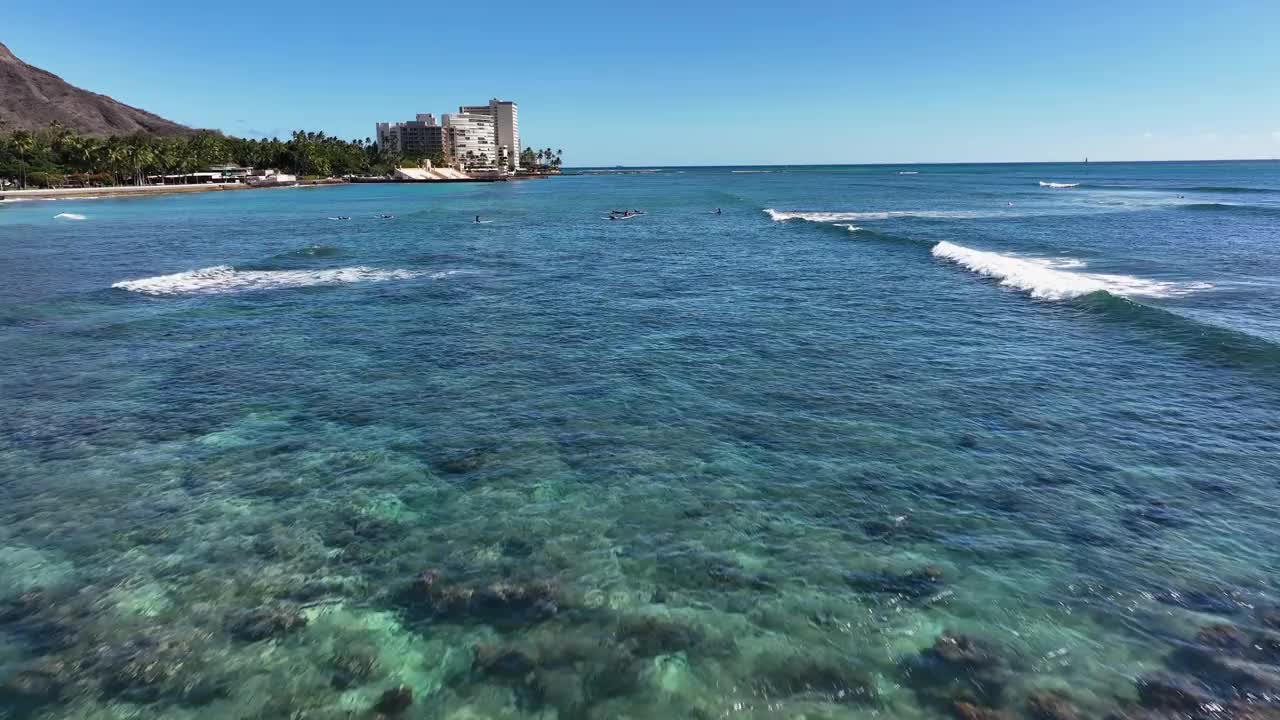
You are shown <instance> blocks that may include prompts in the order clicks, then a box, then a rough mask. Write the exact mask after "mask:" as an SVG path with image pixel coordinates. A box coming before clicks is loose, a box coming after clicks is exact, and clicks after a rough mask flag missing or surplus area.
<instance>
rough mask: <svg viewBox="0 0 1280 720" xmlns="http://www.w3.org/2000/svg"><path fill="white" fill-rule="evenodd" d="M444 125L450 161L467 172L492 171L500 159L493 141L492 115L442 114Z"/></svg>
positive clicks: (494, 135)
mask: <svg viewBox="0 0 1280 720" xmlns="http://www.w3.org/2000/svg"><path fill="white" fill-rule="evenodd" d="M444 126H445V127H446V128H448V129H449V132H450V136H451V140H452V143H451V144H452V150H453V161H454V163H455V164H457V165H461V166H462V167H464V168H466V169H468V170H482V169H493V168H496V167H498V163H499V162H500V161H502V160H503V155H502V152H501V151H500V150H499V148H498V145H497V143H496V142H494V139H495V137H496V134H495V131H494V122H493V116H491V115H488V114H487V113H486V114H480V113H468V112H461V113H458V114H457V115H452V114H449V115H445V116H444Z"/></svg>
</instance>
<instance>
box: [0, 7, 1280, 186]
mask: <svg viewBox="0 0 1280 720" xmlns="http://www.w3.org/2000/svg"><path fill="white" fill-rule="evenodd" d="M628 4H630V3H617V4H616V5H619V6H621V5H628ZM610 5H615V4H613V3H604V2H599V1H598V0H594V1H592V2H556V1H554V0H552V1H551V2H538V3H533V2H505V1H497V2H491V3H487V4H486V3H464V2H457V3H454V2H429V1H428V2H415V1H413V0H410V1H408V2H403V1H397V0H390V1H387V0H382V1H380V2H369V3H353V2H329V1H326V0H311V1H310V2H294V1H293V0H288V1H284V0H258V1H257V2H240V1H238V0H217V1H216V2H185V1H180V2H168V3H162V2H154V1H148V2H139V1H138V0H111V1H110V2H103V1H102V0H93V1H88V0H58V2H45V3H32V2H16V1H15V2H9V3H6V4H5V8H4V10H3V11H2V12H3V17H2V18H0V42H3V43H5V44H7V45H8V46H9V47H10V49H12V50H13V51H14V53H15V54H17V55H18V56H19V57H21V58H23V59H25V60H27V61H28V62H30V63H32V64H34V65H37V66H40V67H43V68H45V69H47V70H50V71H52V72H55V73H57V74H59V75H62V76H63V77H64V78H66V79H67V80H69V81H70V82H72V83H75V84H77V85H80V86H82V87H86V88H88V89H91V90H95V91H97V92H102V93H106V94H109V95H112V96H114V97H116V98H117V99H120V100H123V101H125V102H128V103H130V104H133V105H137V106H139V107H142V108H145V109H148V110H151V111H153V112H156V113H159V114H161V115H164V116H166V117H169V118H171V119H173V120H177V121H179V122H183V123H186V124H189V125H195V126H199V127H215V128H219V129H221V130H223V131H225V132H227V133H231V134H236V135H243V136H259V135H275V134H280V135H287V133H288V132H289V131H290V130H291V129H294V128H306V129H312V130H323V131H325V132H328V133H332V134H337V135H341V136H343V137H348V138H350V137H357V136H359V137H365V136H369V135H372V134H373V125H374V123H375V122H376V121H379V120H398V119H410V118H411V117H412V116H413V115H414V113H418V112H434V113H437V114H439V113H441V112H447V111H450V110H456V107H457V106H458V105H459V104H463V103H467V104H470V103H479V102H484V101H486V100H487V99H488V98H490V97H493V96H497V97H502V98H508V99H513V100H516V101H517V102H519V103H520V123H521V131H522V134H523V138H524V140H525V144H533V145H535V146H537V147H548V146H549V147H553V148H563V149H564V151H565V163H566V165H615V164H624V165H648V164H757V163H760V164H765V163H821V162H847V163H859V162H961V161H1017V160H1077V159H1079V158H1081V157H1083V156H1086V155H1087V156H1088V157H1090V159H1095V160H1120V159H1180V158H1238V157H1276V156H1280V0H1215V1H1213V2H1210V1H1208V0H1193V1H1184V0H1171V1H1164V2H1156V1H1154V0H1108V1H1106V2H1098V1H1095V0H1063V1H1059V2H1040V1H1039V0H1007V1H1006V0H998V1H996V0H971V1H969V2H959V1H956V0H947V1H943V0H937V1H932V2H911V1H905V2H893V1H892V0H881V1H880V2H876V3H867V2H852V1H850V0H843V1H841V0H819V1H812V2H811V1H808V0H790V1H789V2H769V3H756V2H751V1H750V0H747V1H746V2H741V3H736V4H735V3H729V2H724V3H706V2H698V1H697V0H689V1H687V2H666V1H665V0H659V1H656V2H649V3H644V4H634V6H633V7H631V8H622V7H610ZM486 22H487V23H489V25H488V26H487V27H486V25H485V24H484V23H486Z"/></svg>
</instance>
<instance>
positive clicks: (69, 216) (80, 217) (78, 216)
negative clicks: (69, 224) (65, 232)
mask: <svg viewBox="0 0 1280 720" xmlns="http://www.w3.org/2000/svg"><path fill="white" fill-rule="evenodd" d="M53 219H54V220H58V219H62V220H88V219H89V218H87V217H85V216H84V215H81V214H80V213H58V214H57V215H54V216H53Z"/></svg>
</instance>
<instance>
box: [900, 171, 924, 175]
mask: <svg viewBox="0 0 1280 720" xmlns="http://www.w3.org/2000/svg"><path fill="white" fill-rule="evenodd" d="M898 174H899V175H919V174H920V171H919V170H899V171H898Z"/></svg>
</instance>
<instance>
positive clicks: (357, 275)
mask: <svg viewBox="0 0 1280 720" xmlns="http://www.w3.org/2000/svg"><path fill="white" fill-rule="evenodd" d="M454 272H456V271H454ZM421 274H422V273H419V272H415V271H413V270H375V269H373V268H367V267H363V266H358V267H346V268H333V269H329V270H237V269H235V268H234V267H231V266H230V265H215V266H213V267H207V268H200V269H199V270H190V271H187V272H180V273H173V274H172V275H157V276H155V277H149V278H141V279H138V280H122V281H120V282H118V283H115V284H113V285H112V286H111V287H113V288H116V289H118V290H128V291H129V292H136V293H142V294H144V295H156V296H160V295H224V294H228V293H239V292H249V291H253V290H279V289H284V288H301V287H310V286H313V285H342V284H347V283H359V282H382V281H386V280H409V279H412V278H415V277H419V276H420V275H421ZM448 274H452V273H448ZM444 276H445V273H436V274H435V275H433V276H432V277H444Z"/></svg>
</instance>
